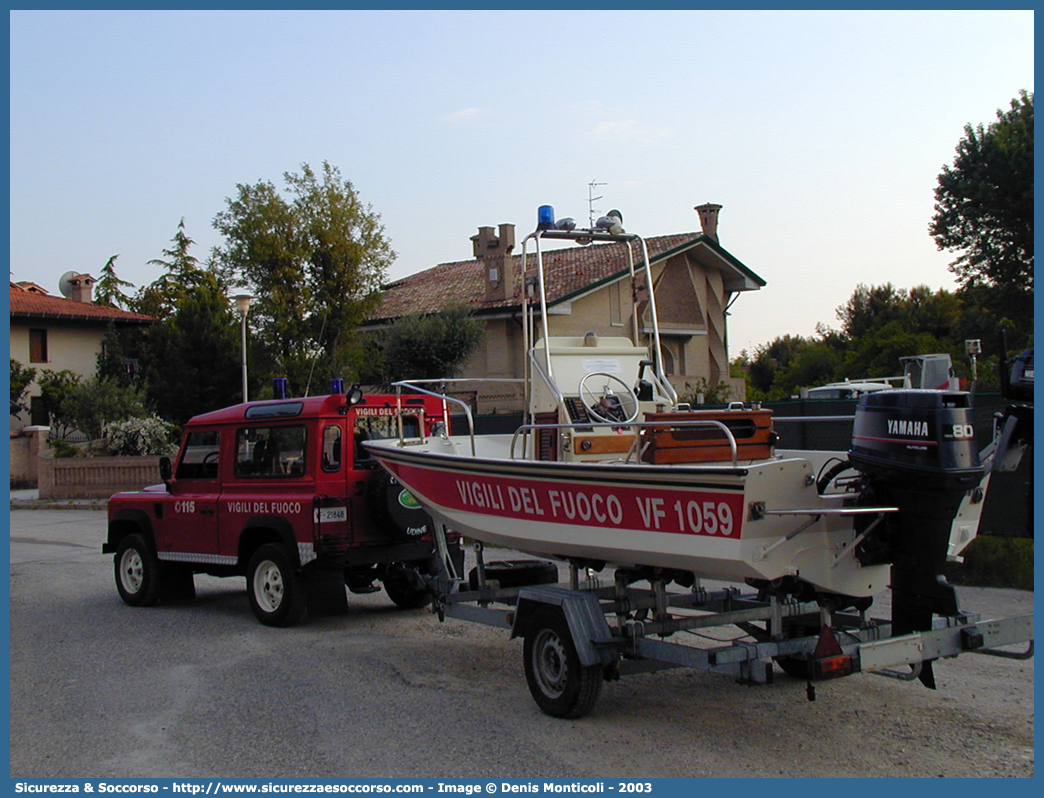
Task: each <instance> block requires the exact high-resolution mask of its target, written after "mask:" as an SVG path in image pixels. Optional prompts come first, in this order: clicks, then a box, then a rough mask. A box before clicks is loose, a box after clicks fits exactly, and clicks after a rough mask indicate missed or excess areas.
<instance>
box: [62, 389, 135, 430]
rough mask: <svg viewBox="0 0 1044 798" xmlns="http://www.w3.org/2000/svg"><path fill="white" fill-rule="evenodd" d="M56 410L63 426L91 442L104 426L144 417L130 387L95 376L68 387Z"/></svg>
mask: <svg viewBox="0 0 1044 798" xmlns="http://www.w3.org/2000/svg"><path fill="white" fill-rule="evenodd" d="M60 409H61V417H62V420H63V422H64V423H65V425H66V426H68V427H69V428H71V429H77V430H79V431H80V432H82V433H84V434H85V435H86V436H87V437H88V438H90V439H91V440H92V441H93V440H98V439H100V438H101V437H102V434H103V432H104V430H105V425H106V424H111V423H114V422H117V421H126V420H127V419H129V418H144V417H145V416H146V415H147V411H146V410H145V404H144V402H143V397H142V396H141V394H140V393H139V392H138V391H137V390H136V389H135V388H134V387H131V386H127V385H121V384H120V383H118V382H116V381H115V380H109V379H98V378H97V377H92V378H90V379H88V380H84V381H82V382H77V383H76V384H75V385H73V386H71V387H70V388H69V390H68V392H67V393H66V394H65V395H64V396H63V397H62V401H61V405H60Z"/></svg>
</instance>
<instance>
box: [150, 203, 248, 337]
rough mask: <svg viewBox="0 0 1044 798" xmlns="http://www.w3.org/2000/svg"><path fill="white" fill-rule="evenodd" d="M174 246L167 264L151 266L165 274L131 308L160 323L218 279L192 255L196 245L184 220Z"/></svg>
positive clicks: (157, 260)
mask: <svg viewBox="0 0 1044 798" xmlns="http://www.w3.org/2000/svg"><path fill="white" fill-rule="evenodd" d="M171 242H172V244H173V246H172V247H171V248H170V249H165V250H163V256H164V258H166V260H164V259H163V258H154V259H153V260H150V261H149V265H150V266H161V267H163V272H162V273H161V274H160V276H159V277H158V278H157V279H156V280H154V281H153V282H152V283H150V284H149V285H147V286H145V287H143V288H142V289H141V290H139V291H138V293H137V294H136V295H135V297H134V300H133V302H132V303H131V304H132V305H133V308H134V310H135V311H136V312H137V313H144V314H145V315H146V316H154V317H155V318H157V319H167V318H170V316H171V315H173V314H174V312H175V311H176V310H177V308H178V305H179V304H180V302H181V301H182V300H183V299H184V297H185V295H186V293H187V292H189V291H191V290H192V289H193V288H194V287H196V286H198V285H199V284H200V283H201V282H203V281H207V280H211V281H213V280H214V279H215V275H214V274H213V273H211V272H207V271H205V270H203V269H201V268H200V267H199V260H198V259H197V258H196V257H195V256H194V255H192V254H190V252H189V250H190V249H191V248H192V245H193V244H195V243H196V242H195V241H193V240H192V239H191V238H189V237H188V235H187V234H186V233H185V220H184V219H182V220H181V221H180V222H179V223H178V230H177V232H176V233H175V234H174V237H173V238H172V239H171ZM219 282H220V280H219ZM226 287H227V286H226Z"/></svg>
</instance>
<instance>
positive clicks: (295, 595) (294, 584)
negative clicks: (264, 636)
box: [247, 543, 307, 626]
mask: <svg viewBox="0 0 1044 798" xmlns="http://www.w3.org/2000/svg"><path fill="white" fill-rule="evenodd" d="M247 595H248V596H249V597H250V609H251V610H253V612H254V616H255V617H256V618H257V619H258V620H259V621H260V622H261V623H263V624H264V625H265V626H292V625H293V624H295V623H297V622H298V621H300V620H301V619H302V618H303V617H304V614H305V610H306V608H307V603H306V596H305V591H304V585H303V584H302V581H301V576H300V575H299V574H298V573H296V572H295V571H294V567H293V563H292V562H291V561H290V558H289V557H288V556H287V555H286V552H285V551H284V550H283V547H282V546H280V545H278V544H276V543H266V544H265V545H264V546H261V548H259V549H258V550H257V551H255V552H254V555H253V556H252V557H251V558H250V565H249V566H248V567H247Z"/></svg>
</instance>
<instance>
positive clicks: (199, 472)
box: [175, 430, 221, 479]
mask: <svg viewBox="0 0 1044 798" xmlns="http://www.w3.org/2000/svg"><path fill="white" fill-rule="evenodd" d="M220 440H221V439H220V436H219V435H218V431H217V430H194V431H192V432H190V433H189V434H188V437H187V438H185V449H184V451H183V452H182V455H181V462H179V463H178V472H177V474H175V477H176V478H177V479H217V475H218V455H219V453H220V452H221V446H220V445H219V443H220Z"/></svg>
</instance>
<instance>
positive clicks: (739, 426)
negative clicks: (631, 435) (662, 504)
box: [642, 409, 777, 465]
mask: <svg viewBox="0 0 1044 798" xmlns="http://www.w3.org/2000/svg"><path fill="white" fill-rule="evenodd" d="M645 420H646V421H651V422H660V421H662V422H663V426H662V427H660V426H655V427H649V428H647V429H646V430H645V431H644V433H643V435H644V438H645V441H644V443H645V444H647V445H646V446H645V448H644V453H643V455H642V459H643V460H644V461H645V462H647V463H653V464H658V465H659V464H665V463H713V462H719V461H722V462H731V460H732V448H731V447H730V446H729V442H728V439H727V438H726V437H725V433H724V432H723V431H722V430H721V429H720V428H718V427H712V426H709V425H708V426H706V427H698V426H672V424H676V423H677V422H691V421H718V422H720V423H722V424H724V425H725V426H726V427H728V429H729V431H730V432H731V433H732V435H733V437H734V438H735V439H736V449H737V456H738V458H739V459H740V460H762V459H765V458H768V457H771V456H772V447H773V446H774V445H775V443H776V440H777V436H776V433H775V432H773V430H772V411H771V410H746V409H744V410H690V411H680V412H677V411H675V412H667V413H646V414H645Z"/></svg>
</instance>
